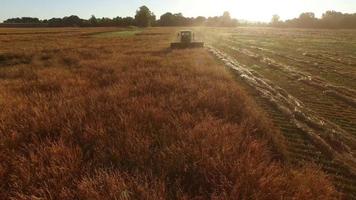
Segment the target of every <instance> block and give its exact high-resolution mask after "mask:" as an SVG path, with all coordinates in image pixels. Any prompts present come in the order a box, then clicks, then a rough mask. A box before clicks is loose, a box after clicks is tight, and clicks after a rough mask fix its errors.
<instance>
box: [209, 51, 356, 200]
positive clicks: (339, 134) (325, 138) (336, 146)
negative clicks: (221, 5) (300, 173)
mask: <svg viewBox="0 0 356 200" xmlns="http://www.w3.org/2000/svg"><path fill="white" fill-rule="evenodd" d="M208 49H209V51H210V52H211V53H212V54H214V55H215V56H216V57H217V58H218V59H219V60H220V61H222V62H223V63H224V64H225V66H226V67H228V68H230V69H231V70H232V71H233V72H235V73H237V75H238V80H239V81H241V82H242V84H243V85H246V87H248V88H249V90H248V91H249V92H251V94H252V96H254V97H255V99H256V101H257V103H258V104H259V105H260V106H261V107H262V108H263V109H264V110H266V111H267V113H268V114H269V115H270V117H271V119H272V121H273V122H274V123H275V124H276V125H277V126H279V128H280V130H281V132H282V133H283V135H284V137H285V138H286V141H287V151H288V155H287V156H286V157H287V158H288V159H289V160H290V161H291V162H292V163H298V164H302V163H304V161H311V162H314V163H316V164H318V165H320V166H321V167H322V169H323V170H325V171H326V172H328V174H330V175H331V177H332V178H333V180H334V182H335V185H336V186H337V188H338V189H339V190H340V191H341V192H343V193H344V194H346V196H347V198H348V199H356V172H355V154H354V153H355V152H354V150H355V145H356V141H355V137H354V135H351V134H350V133H348V132H347V131H346V130H344V129H342V128H340V127H339V126H337V125H335V124H334V123H332V122H329V121H327V120H325V119H324V118H322V117H320V116H318V115H316V114H315V113H314V112H311V111H310V110H309V109H307V107H306V106H305V105H304V103H302V102H301V101H299V100H298V99H296V98H294V97H293V96H292V95H291V94H289V93H287V92H286V91H285V90H283V89H281V88H280V87H278V86H276V85H274V84H273V83H271V82H270V81H268V80H266V79H265V78H263V76H262V75H260V74H258V73H257V72H255V71H254V70H251V69H248V68H247V66H245V65H243V64H241V63H239V62H238V61H237V60H236V59H234V58H233V57H231V56H229V55H228V54H226V53H224V52H223V51H220V50H218V49H217V48H215V47H212V46H208ZM324 106H328V105H324ZM322 107H323V106H321V108H320V109H323V108H322Z"/></svg>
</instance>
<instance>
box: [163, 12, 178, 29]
mask: <svg viewBox="0 0 356 200" xmlns="http://www.w3.org/2000/svg"><path fill="white" fill-rule="evenodd" d="M174 18H175V17H174V15H173V14H172V13H170V12H167V13H165V14H163V15H162V16H161V17H160V19H159V24H160V25H161V26H175V19H174Z"/></svg>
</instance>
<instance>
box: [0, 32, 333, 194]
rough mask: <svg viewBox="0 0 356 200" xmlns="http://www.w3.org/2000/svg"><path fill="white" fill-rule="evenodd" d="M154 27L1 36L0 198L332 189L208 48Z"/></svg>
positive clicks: (253, 192) (244, 192)
mask: <svg viewBox="0 0 356 200" xmlns="http://www.w3.org/2000/svg"><path fill="white" fill-rule="evenodd" d="M71 31H72V32H73V30H71ZM90 31H91V32H92V31H93V30H90ZM90 31H89V30H88V32H90ZM150 31H151V32H152V33H160V34H146V35H145V34H140V35H137V36H134V37H127V38H93V37H89V36H83V32H85V30H81V31H78V33H77V32H75V33H71V34H66V33H65V32H64V31H63V30H61V31H60V32H59V33H57V32H55V33H46V34H47V35H44V36H45V37H44V36H41V37H40V36H31V35H21V34H13V35H12V34H6V35H5V34H4V35H2V36H1V35H0V46H1V47H3V45H4V44H5V43H7V41H8V40H11V41H13V43H12V44H11V46H6V48H3V49H1V54H0V58H1V60H0V66H1V68H0V88H1V89H0V160H1V162H0V180H1V181H0V199H335V198H337V197H338V196H337V194H336V191H335V189H334V187H333V186H332V184H331V183H330V181H329V180H328V178H327V177H326V176H325V175H324V174H323V173H322V172H321V171H320V170H318V169H317V168H315V167H313V166H306V167H304V168H292V167H290V166H288V165H285V164H283V163H282V162H280V161H279V158H280V157H281V155H283V151H284V150H283V149H284V145H283V140H282V139H281V138H280V136H279V133H278V131H277V130H276V129H275V128H274V127H273V125H272V124H271V122H270V121H269V120H267V119H266V118H265V116H264V115H263V114H262V113H260V112H259V111H258V110H257V109H256V106H255V104H254V103H253V102H251V100H250V99H249V98H248V96H246V94H245V93H244V91H243V90H241V89H240V88H239V87H238V86H237V85H236V83H235V81H234V80H233V77H232V76H231V75H230V74H229V73H228V72H227V71H225V70H224V68H223V67H222V65H220V64H217V63H216V61H215V60H214V59H213V58H212V56H211V55H210V54H208V53H207V52H206V51H205V50H202V49H201V50H182V51H173V52H170V51H169V50H167V49H166V46H168V42H169V41H170V40H171V38H172V36H173V37H174V30H173V29H153V30H150ZM12 32H16V31H12ZM79 33H80V34H79ZM39 38H41V43H36V40H37V39H39ZM2 55H6V56H2ZM19 55H24V56H19ZM24 58H26V59H24ZM28 58H30V59H28ZM24 60H25V61H26V62H24Z"/></svg>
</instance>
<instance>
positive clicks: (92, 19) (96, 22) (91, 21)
mask: <svg viewBox="0 0 356 200" xmlns="http://www.w3.org/2000/svg"><path fill="white" fill-rule="evenodd" d="M89 24H90V25H91V26H96V25H98V19H97V18H96V17H95V15H92V16H91V17H90V19H89Z"/></svg>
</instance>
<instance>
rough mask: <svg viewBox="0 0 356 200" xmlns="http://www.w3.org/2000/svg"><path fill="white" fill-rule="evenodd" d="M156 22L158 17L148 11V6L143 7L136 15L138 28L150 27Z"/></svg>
mask: <svg viewBox="0 0 356 200" xmlns="http://www.w3.org/2000/svg"><path fill="white" fill-rule="evenodd" d="M155 21H156V16H155V15H154V14H153V12H151V11H150V9H148V7H147V6H141V7H140V8H139V9H138V10H137V11H136V15H135V22H136V24H137V26H141V27H148V26H151V25H152V24H153V23H154V22H155Z"/></svg>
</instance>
